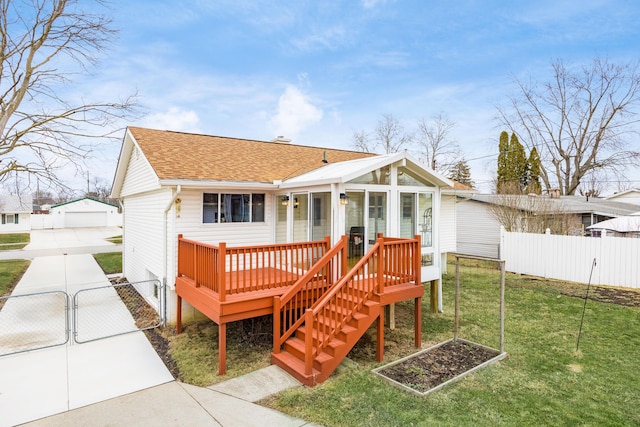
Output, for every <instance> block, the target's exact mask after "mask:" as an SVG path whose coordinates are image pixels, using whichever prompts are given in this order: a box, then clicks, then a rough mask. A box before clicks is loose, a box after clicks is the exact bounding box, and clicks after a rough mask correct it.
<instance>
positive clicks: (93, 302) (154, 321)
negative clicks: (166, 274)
mask: <svg viewBox="0 0 640 427" xmlns="http://www.w3.org/2000/svg"><path fill="white" fill-rule="evenodd" d="M148 291H152V292H153V293H154V294H155V295H156V296H157V300H158V309H156V308H154V307H152V306H151V305H149V303H148V302H147V301H146V300H145V299H144V298H143V297H142V296H141V293H143V294H147V293H148ZM164 294H165V292H164V287H163V285H162V284H161V282H160V281H159V280H147V281H143V282H134V283H129V282H127V283H118V284H114V285H109V286H100V287H96V288H89V289H82V290H80V291H78V292H76V293H75V295H74V296H73V340H74V341H75V342H77V343H80V344H81V343H86V342H90V341H95V340H98V339H102V338H108V337H113V336H116V335H122V334H127V333H129V332H136V331H143V330H146V329H152V328H157V327H158V326H160V325H161V324H162V322H163V313H164V310H163V309H160V307H164V296H165V295H164Z"/></svg>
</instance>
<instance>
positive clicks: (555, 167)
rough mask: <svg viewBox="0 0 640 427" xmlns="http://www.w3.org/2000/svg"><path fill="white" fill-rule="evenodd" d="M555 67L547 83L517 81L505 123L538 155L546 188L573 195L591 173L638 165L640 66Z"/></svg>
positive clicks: (560, 64) (605, 62)
mask: <svg viewBox="0 0 640 427" xmlns="http://www.w3.org/2000/svg"><path fill="white" fill-rule="evenodd" d="M552 68H553V76H552V78H551V79H550V81H548V82H545V83H540V84H536V83H531V82H529V83H527V82H523V81H521V80H518V79H516V80H515V83H516V85H517V88H518V90H517V95H516V96H513V97H511V98H510V105H509V108H508V109H506V108H498V113H499V119H500V121H501V122H502V123H503V124H504V125H506V126H507V127H508V128H509V129H511V131H513V132H515V133H516V134H517V135H518V137H519V139H520V141H522V142H523V143H524V144H525V146H526V147H527V148H528V149H529V150H531V149H532V148H533V147H536V149H537V150H538V153H539V154H540V158H541V161H542V167H541V179H542V180H543V181H544V184H545V186H546V187H547V188H558V187H559V188H560V189H561V190H562V193H563V194H567V195H571V194H575V191H576V190H577V188H578V186H579V185H580V182H581V180H582V179H583V177H584V176H585V175H586V174H587V173H589V172H590V171H594V170H600V171H602V173H604V174H607V173H611V172H614V171H615V172H617V173H620V172H621V171H624V170H625V169H626V168H628V167H630V166H634V165H637V164H638V160H639V159H640V152H639V151H637V150H633V149H629V148H628V143H629V138H630V137H631V136H632V135H634V134H636V132H635V129H634V128H635V125H637V123H638V119H637V114H636V112H635V108H636V107H637V105H638V103H639V101H640V74H639V72H638V63H635V64H622V65H618V64H612V63H610V62H609V61H608V60H603V59H595V60H594V61H593V62H592V63H591V64H590V65H589V66H584V67H581V68H580V69H575V68H569V67H566V66H565V65H564V63H563V62H562V61H560V60H558V61H556V62H554V63H552Z"/></svg>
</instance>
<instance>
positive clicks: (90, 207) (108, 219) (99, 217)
mask: <svg viewBox="0 0 640 427" xmlns="http://www.w3.org/2000/svg"><path fill="white" fill-rule="evenodd" d="M48 219H49V221H48V223H50V226H51V227H52V228H76V227H117V226H121V225H122V213H120V212H119V207H118V206H117V205H114V204H111V203H106V202H103V201H100V200H96V199H92V198H90V197H83V198H81V199H75V200H71V201H69V202H65V203H59V204H57V205H53V206H51V207H50V208H49V218H48ZM46 228H48V227H46Z"/></svg>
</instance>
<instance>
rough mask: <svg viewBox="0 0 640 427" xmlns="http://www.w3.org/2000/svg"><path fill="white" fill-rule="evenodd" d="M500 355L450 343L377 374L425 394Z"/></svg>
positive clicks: (471, 345)
mask: <svg viewBox="0 0 640 427" xmlns="http://www.w3.org/2000/svg"><path fill="white" fill-rule="evenodd" d="M499 354H500V352H499V351H497V350H492V349H488V348H486V347H483V346H479V345H476V344H473V343H470V342H468V341H462V340H457V341H453V340H452V341H448V342H445V343H444V344H442V345H440V346H439V347H435V348H432V349H429V350H426V351H423V352H420V353H417V354H416V355H414V356H411V357H409V358H407V359H405V360H404V361H402V362H399V363H396V364H395V365H391V366H389V367H387V368H384V369H381V370H378V371H377V372H378V373H379V374H381V375H383V376H385V377H387V378H390V379H392V380H394V381H396V382H398V383H400V384H402V385H405V386H407V387H409V388H411V389H413V390H416V391H418V392H420V393H424V392H426V391H428V390H430V389H432V388H434V387H436V386H438V385H440V384H442V383H445V382H446V381H449V380H450V379H452V378H455V377H457V376H458V375H460V374H463V373H465V372H467V371H469V370H471V369H473V368H475V367H476V366H479V365H481V364H483V363H485V362H487V361H489V360H491V359H493V358H494V357H496V356H498V355H499Z"/></svg>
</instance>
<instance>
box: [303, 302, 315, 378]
mask: <svg viewBox="0 0 640 427" xmlns="http://www.w3.org/2000/svg"><path fill="white" fill-rule="evenodd" d="M304 328H305V334H304V374H305V375H311V372H313V310H312V309H310V308H308V309H307V311H305V313H304Z"/></svg>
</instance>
